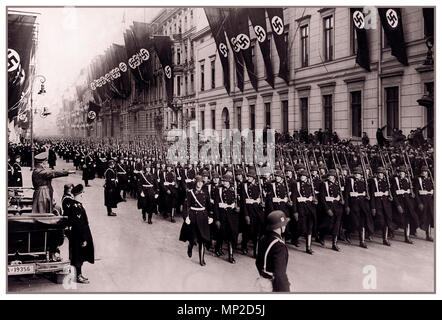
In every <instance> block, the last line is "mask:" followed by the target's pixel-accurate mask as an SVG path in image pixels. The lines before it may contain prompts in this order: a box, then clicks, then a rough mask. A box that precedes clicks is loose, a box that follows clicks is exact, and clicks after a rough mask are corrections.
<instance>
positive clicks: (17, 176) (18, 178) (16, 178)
mask: <svg viewBox="0 0 442 320" xmlns="http://www.w3.org/2000/svg"><path fill="white" fill-rule="evenodd" d="M20 160H21V157H20V155H19V154H18V155H16V156H15V162H14V164H13V165H12V167H13V168H14V174H13V175H12V180H13V183H14V187H23V176H22V173H21V165H20Z"/></svg>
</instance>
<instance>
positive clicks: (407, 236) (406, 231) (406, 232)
mask: <svg viewBox="0 0 442 320" xmlns="http://www.w3.org/2000/svg"><path fill="white" fill-rule="evenodd" d="M404 237H405V243H408V244H413V241H411V240H410V225H408V226H407V227H406V228H405V230H404Z"/></svg>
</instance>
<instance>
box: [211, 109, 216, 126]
mask: <svg viewBox="0 0 442 320" xmlns="http://www.w3.org/2000/svg"><path fill="white" fill-rule="evenodd" d="M215 120H216V119H215V110H212V129H213V130H215V129H216V127H215V124H216V122H215Z"/></svg>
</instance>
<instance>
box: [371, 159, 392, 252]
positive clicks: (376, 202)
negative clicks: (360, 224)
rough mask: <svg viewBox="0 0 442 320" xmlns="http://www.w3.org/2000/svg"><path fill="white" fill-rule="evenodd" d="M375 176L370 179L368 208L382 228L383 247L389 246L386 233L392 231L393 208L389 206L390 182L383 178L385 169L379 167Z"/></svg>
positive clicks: (390, 197)
mask: <svg viewBox="0 0 442 320" xmlns="http://www.w3.org/2000/svg"><path fill="white" fill-rule="evenodd" d="M376 174H377V176H376V177H374V178H373V179H370V185H369V186H370V207H371V212H372V214H373V215H375V217H376V221H378V223H379V224H380V226H381V228H382V239H383V244H384V245H385V246H388V247H389V246H390V245H391V244H390V242H389V241H388V232H389V230H390V231H393V230H394V226H393V208H392V206H391V200H392V199H393V198H392V195H391V190H390V182H389V181H388V180H387V178H386V176H385V169H384V168H382V167H379V168H378V169H377V170H376Z"/></svg>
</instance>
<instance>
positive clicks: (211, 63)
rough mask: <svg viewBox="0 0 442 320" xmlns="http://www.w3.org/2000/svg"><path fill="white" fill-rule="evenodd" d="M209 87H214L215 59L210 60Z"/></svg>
mask: <svg viewBox="0 0 442 320" xmlns="http://www.w3.org/2000/svg"><path fill="white" fill-rule="evenodd" d="M210 75H211V80H212V81H211V88H212V89H214V88H215V60H212V61H210Z"/></svg>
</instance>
